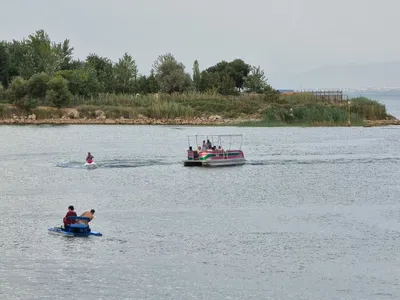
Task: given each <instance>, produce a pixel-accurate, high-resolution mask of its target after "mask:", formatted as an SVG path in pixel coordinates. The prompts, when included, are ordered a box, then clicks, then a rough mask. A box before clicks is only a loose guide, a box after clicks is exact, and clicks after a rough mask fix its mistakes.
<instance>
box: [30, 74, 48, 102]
mask: <svg viewBox="0 0 400 300" xmlns="http://www.w3.org/2000/svg"><path fill="white" fill-rule="evenodd" d="M49 80H50V77H49V75H47V74H46V73H43V72H42V73H38V74H33V75H32V76H31V78H29V81H28V93H29V95H30V96H31V97H32V98H35V99H44V98H45V96H46V91H47V83H48V82H49Z"/></svg>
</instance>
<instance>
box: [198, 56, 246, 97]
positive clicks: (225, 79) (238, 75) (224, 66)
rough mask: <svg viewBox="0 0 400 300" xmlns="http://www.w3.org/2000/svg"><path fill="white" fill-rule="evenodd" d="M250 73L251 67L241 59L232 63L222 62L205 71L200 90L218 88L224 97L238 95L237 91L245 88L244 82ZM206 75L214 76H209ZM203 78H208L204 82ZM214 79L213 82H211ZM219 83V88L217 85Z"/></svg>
mask: <svg viewBox="0 0 400 300" xmlns="http://www.w3.org/2000/svg"><path fill="white" fill-rule="evenodd" d="M249 72H250V66H249V65H248V64H246V63H245V62H244V61H243V60H241V59H235V60H233V61H231V62H227V61H225V60H223V61H220V62H219V63H217V64H216V65H214V66H212V67H209V68H207V69H206V70H205V72H204V71H203V72H202V73H201V74H202V75H201V79H200V90H203V91H205V90H210V89H213V90H215V88H217V90H218V92H219V93H220V94H222V95H234V94H237V90H236V89H238V90H240V89H242V88H243V84H244V81H245V79H246V77H247V75H248V74H249ZM206 74H213V75H210V76H207V75H206ZM203 76H205V77H206V78H205V79H204V80H203ZM211 78H212V80H211ZM216 83H217V86H215V84H216Z"/></svg>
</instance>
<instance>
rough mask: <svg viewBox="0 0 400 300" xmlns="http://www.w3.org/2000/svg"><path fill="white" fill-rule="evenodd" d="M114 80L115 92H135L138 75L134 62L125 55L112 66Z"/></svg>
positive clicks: (130, 57)
mask: <svg viewBox="0 0 400 300" xmlns="http://www.w3.org/2000/svg"><path fill="white" fill-rule="evenodd" d="M113 73H114V78H115V85H116V88H115V90H116V92H118V93H132V92H134V90H135V82H136V77H137V73H138V69H137V66H136V62H135V60H134V59H133V58H132V56H130V55H129V54H128V53H125V54H124V55H123V56H122V58H120V59H119V61H118V63H116V64H115V66H114V72H113Z"/></svg>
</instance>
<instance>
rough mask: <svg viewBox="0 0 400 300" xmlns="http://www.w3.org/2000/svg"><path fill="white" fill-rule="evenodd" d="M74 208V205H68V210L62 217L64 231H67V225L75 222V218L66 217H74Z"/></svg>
mask: <svg viewBox="0 0 400 300" xmlns="http://www.w3.org/2000/svg"><path fill="white" fill-rule="evenodd" d="M74 210H75V209H74V207H73V206H72V205H70V206H68V212H67V214H66V215H65V217H64V219H63V223H64V228H65V230H66V231H68V229H69V225H71V224H75V223H76V220H71V219H68V217H76V216H77V215H76V212H75V211H74Z"/></svg>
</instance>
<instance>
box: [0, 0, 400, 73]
mask: <svg viewBox="0 0 400 300" xmlns="http://www.w3.org/2000/svg"><path fill="white" fill-rule="evenodd" d="M399 9H400V2H399V1H396V0H381V1H375V0H347V1H344V0H335V1H331V0H329V1H328V0H246V1H244V0H242V1H238V0H229V1H228V0H213V1H212V0H198V1H193V0H169V1H167V0H157V1H156V0H130V1H128V0H115V1H105V0H81V1H77V0H69V1H54V0H51V1H50V0H36V1H33V0H24V1H22V0H13V1H10V0H7V1H6V0H0V11H1V18H0V39H4V40H12V39H17V40H20V39H22V38H23V37H27V36H28V35H29V34H30V33H33V32H34V31H36V30H38V29H44V30H45V31H46V32H47V33H48V34H49V35H50V37H51V38H52V40H55V41H57V42H61V41H62V40H63V39H66V38H68V39H70V40H71V44H72V45H73V46H74V48H75V51H74V53H75V56H76V57H79V58H82V59H84V58H85V57H86V55H88V54H89V53H97V54H98V55H100V56H107V57H109V58H111V59H112V60H114V61H116V60H117V59H118V58H119V57H121V56H122V54H123V53H124V52H128V53H130V54H131V55H132V56H133V57H134V58H135V60H136V62H137V64H138V67H139V72H140V73H148V72H149V70H150V68H151V65H152V63H153V61H154V60H155V59H156V58H157V56H158V55H160V54H164V53H167V52H171V53H172V54H174V55H175V57H176V58H177V59H178V60H179V61H181V62H183V63H184V64H185V66H186V68H187V71H190V72H191V69H192V64H193V61H194V60H195V59H198V60H199V63H200V68H201V69H205V68H207V67H209V66H211V65H214V64H215V63H217V62H218V61H220V60H223V59H225V60H228V61H229V60H232V59H234V58H242V59H243V60H245V61H246V62H248V63H250V64H253V65H260V66H261V67H262V68H263V69H264V70H265V72H266V73H267V74H269V73H273V72H280V71H283V72H296V71H306V70H309V69H313V68H317V67H320V66H324V65H330V64H346V63H350V62H360V63H363V62H373V61H392V60H398V59H399V55H398V54H399V53H400V42H399V41H398V34H397V30H396V28H400V18H399V17H398V14H399Z"/></svg>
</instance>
